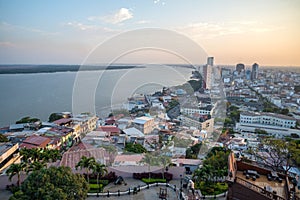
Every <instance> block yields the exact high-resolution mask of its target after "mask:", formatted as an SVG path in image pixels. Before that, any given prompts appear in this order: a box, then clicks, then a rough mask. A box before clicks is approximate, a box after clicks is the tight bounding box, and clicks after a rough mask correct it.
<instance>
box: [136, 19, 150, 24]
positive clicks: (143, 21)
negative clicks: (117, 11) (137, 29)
mask: <svg viewBox="0 0 300 200" xmlns="http://www.w3.org/2000/svg"><path fill="white" fill-rule="evenodd" d="M149 23H151V21H150V20H140V21H137V22H136V24H149Z"/></svg>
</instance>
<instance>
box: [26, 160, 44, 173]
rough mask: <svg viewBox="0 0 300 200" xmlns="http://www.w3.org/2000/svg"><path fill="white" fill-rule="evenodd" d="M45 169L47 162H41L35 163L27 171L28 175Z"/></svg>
mask: <svg viewBox="0 0 300 200" xmlns="http://www.w3.org/2000/svg"><path fill="white" fill-rule="evenodd" d="M45 167H47V164H46V162H44V161H41V162H38V161H35V162H33V163H31V164H30V165H29V167H28V169H27V173H28V172H30V171H38V170H41V169H43V168H45Z"/></svg>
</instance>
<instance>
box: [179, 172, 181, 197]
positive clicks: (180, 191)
mask: <svg viewBox="0 0 300 200" xmlns="http://www.w3.org/2000/svg"><path fill="white" fill-rule="evenodd" d="M179 198H180V199H182V174H180V194H179Z"/></svg>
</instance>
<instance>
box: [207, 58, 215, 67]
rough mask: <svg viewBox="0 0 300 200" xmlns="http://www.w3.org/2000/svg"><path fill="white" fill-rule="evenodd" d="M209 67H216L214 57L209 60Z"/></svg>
mask: <svg viewBox="0 0 300 200" xmlns="http://www.w3.org/2000/svg"><path fill="white" fill-rule="evenodd" d="M207 65H210V66H214V57H208V58H207Z"/></svg>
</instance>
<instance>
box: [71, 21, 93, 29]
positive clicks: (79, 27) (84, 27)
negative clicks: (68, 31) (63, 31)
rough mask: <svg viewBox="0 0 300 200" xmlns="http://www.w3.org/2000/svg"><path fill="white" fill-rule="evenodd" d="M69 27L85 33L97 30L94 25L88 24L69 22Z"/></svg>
mask: <svg viewBox="0 0 300 200" xmlns="http://www.w3.org/2000/svg"><path fill="white" fill-rule="evenodd" d="M66 25H67V26H71V27H73V28H75V29H79V30H81V31H85V30H96V26H94V25H86V24H82V23H80V22H68V23H66Z"/></svg>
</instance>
